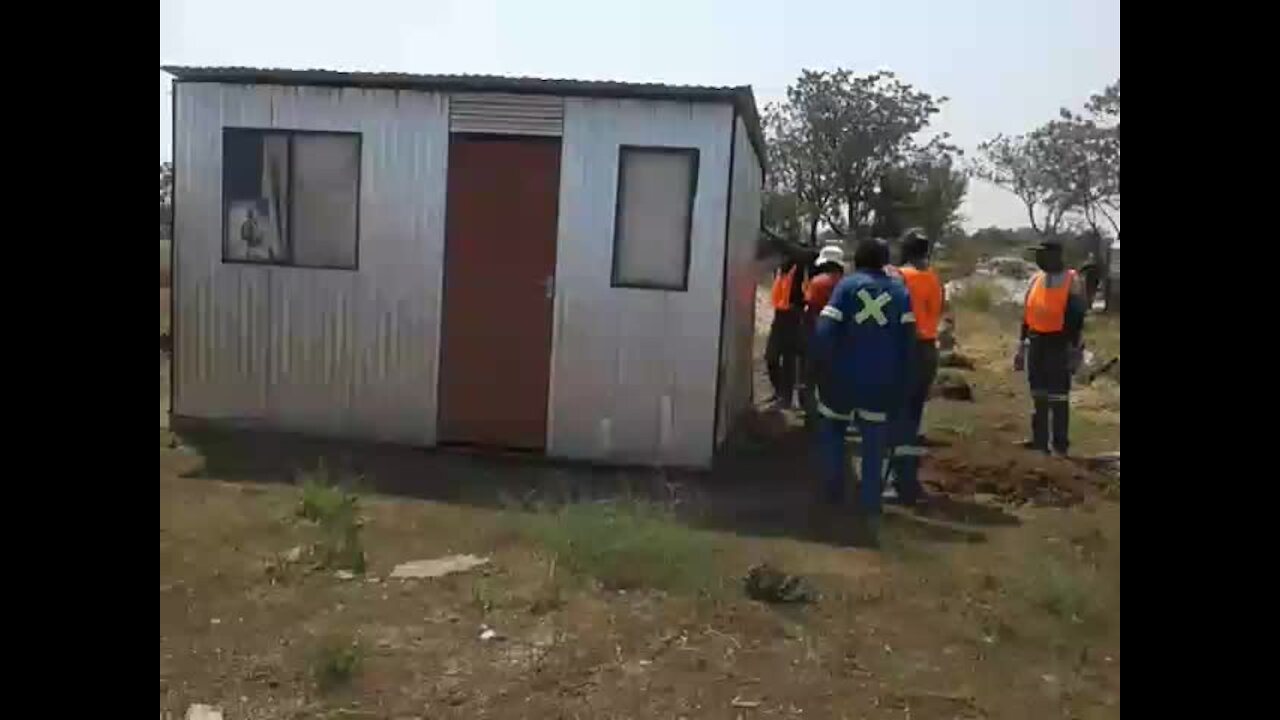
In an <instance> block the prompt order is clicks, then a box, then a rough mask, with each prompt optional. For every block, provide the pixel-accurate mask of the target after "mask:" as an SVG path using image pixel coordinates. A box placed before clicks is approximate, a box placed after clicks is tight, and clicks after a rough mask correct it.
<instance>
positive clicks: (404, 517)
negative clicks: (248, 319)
mask: <svg viewBox="0 0 1280 720" xmlns="http://www.w3.org/2000/svg"><path fill="white" fill-rule="evenodd" d="M165 304H166V303H165V299H164V296H163V293H162V302H161V305H162V331H163V329H164V328H163V326H164V317H163V313H164V310H165ZM761 320H762V321H763V322H762V323H761V324H762V327H765V328H767V319H761ZM1009 324H1010V323H1009V322H1008V321H1007V318H1002V317H998V316H993V315H987V314H981V313H975V314H972V315H970V314H966V313H963V312H962V313H961V315H960V317H959V318H958V326H959V333H958V336H959V338H960V343H961V350H962V351H963V352H964V353H966V354H967V355H969V356H970V357H972V358H973V359H974V360H975V365H976V369H975V370H973V371H969V372H966V373H965V375H966V376H967V379H968V380H969V381H970V383H971V384H972V386H973V388H974V394H975V399H976V401H975V402H973V403H963V402H953V401H944V400H935V401H933V402H932V403H931V404H930V408H929V411H928V414H927V423H926V425H927V429H926V434H927V436H928V438H929V441H930V444H931V445H933V446H934V447H932V448H931V456H930V457H929V459H927V460H926V466H925V467H926V470H925V482H926V484H927V485H928V486H930V487H931V488H932V489H933V490H934V491H935V492H938V493H939V498H938V502H937V503H936V505H935V506H934V507H933V508H932V509H931V510H930V511H929V512H927V513H924V514H920V515H917V514H914V513H907V512H904V511H899V510H892V511H890V513H889V514H888V515H887V517H886V519H885V527H884V546H883V548H882V549H880V550H878V551H876V550H870V549H865V548H861V547H854V546H852V545H851V543H850V542H849V538H848V536H847V533H846V532H845V529H846V528H845V527H844V525H843V524H842V523H841V522H840V521H839V520H840V519H839V518H835V522H832V518H830V517H827V516H821V517H820V516H817V515H815V514H814V511H813V509H812V507H811V505H810V504H809V502H808V500H809V498H810V496H811V491H812V487H811V481H809V480H808V479H806V478H805V476H804V468H805V467H806V466H805V465H804V463H805V462H806V461H805V458H806V449H807V443H806V440H805V436H804V434H803V431H802V430H801V429H800V428H799V427H798V422H796V420H795V419H794V418H786V417H783V418H780V425H779V431H778V432H777V433H776V434H773V435H770V436H769V438H768V440H767V441H766V440H765V439H764V438H763V437H762V436H759V435H757V436H753V437H752V438H749V439H748V440H747V441H745V442H744V443H743V444H742V445H741V446H740V447H738V448H737V450H736V451H735V452H734V454H733V455H732V456H730V457H727V458H726V459H725V461H724V462H722V463H720V464H719V465H718V467H717V469H716V471H715V472H713V473H711V474H709V475H681V474H675V473H671V474H661V475H655V474H653V473H652V472H648V471H645V472H640V471H632V470H610V469H600V468H588V467H582V466H573V465H560V464H556V463H542V462H530V461H527V460H521V459H515V460H513V459H505V458H494V457H480V456H471V455H456V454H447V453H439V452H429V451H423V450H415V449H410V448H386V447H361V446H352V445H336V444H334V443H326V442H321V441H316V440H308V439H304V438H296V437H289V436H266V435H244V434H239V433H230V432H217V431H210V430H203V431H197V430H187V429H184V430H183V432H182V433H181V435H174V434H172V433H171V432H169V431H168V430H167V429H165V428H164V427H163V426H164V424H165V412H164V410H165V406H164V403H165V396H166V395H167V388H166V387H165V382H166V381H167V368H166V365H167V362H166V356H165V354H164V353H163V352H162V355H161V396H162V399H161V403H162V405H161V407H162V429H161V433H160V708H161V713H162V717H165V713H168V714H169V717H172V718H180V717H182V716H183V713H185V711H186V709H187V707H188V706H189V705H190V704H191V703H197V702H199V703H209V704H214V705H218V706H220V707H221V708H222V709H223V710H224V712H225V713H226V717H228V718H339V717H342V718H388V719H392V718H441V717H443V718H449V717H457V718H583V719H586V718H650V717H653V718H679V717H685V718H703V717H706V718H744V719H747V720H749V719H750V718H757V717H780V718H781V717H796V718H803V717H809V718H917V719H919V718H924V719H928V718H939V719H941V718H1048V717H1069V718H1115V717H1119V714H1120V709H1119V701H1120V614H1119V607H1120V605H1119V580H1120V534H1119V528H1120V509H1119V503H1118V499H1119V480H1118V477H1113V476H1110V475H1107V474H1104V473H1101V472H1098V471H1096V470H1094V469H1091V468H1090V467H1089V466H1087V465H1086V464H1084V463H1081V462H1075V461H1071V460H1054V459H1048V458H1043V457H1040V456H1035V455H1031V454H1028V453H1025V452H1022V451H1020V450H1018V449H1015V448H1014V447H1013V445H1012V442H1013V441H1014V440H1016V439H1019V438H1020V437H1022V435H1023V433H1024V432H1025V430H1026V411H1027V409H1028V404H1029V400H1028V399H1027V397H1026V390H1025V388H1024V387H1022V385H1021V384H1020V382H1021V378H1020V377H1019V376H1014V375H1012V374H1011V373H1009V372H1008V371H1007V364H1008V359H1007V355H1008V351H1009V349H1011V347H1012V345H1011V341H1012V331H1011V330H1010V329H1009ZM1114 330H1115V333H1116V335H1117V336H1118V323H1117V324H1116V327H1115V328H1114ZM1105 331H1106V332H1110V329H1106V330H1105ZM1116 344H1117V346H1118V339H1117V340H1116ZM760 375H761V380H762V379H763V372H761V374H760ZM758 394H759V393H758ZM1073 411H1074V414H1073V440H1074V442H1075V445H1074V447H1075V448H1076V449H1077V450H1078V452H1079V453H1080V454H1082V455H1087V454H1092V453H1097V452H1104V451H1113V450H1118V449H1119V386H1118V384H1115V385H1112V384H1109V383H1108V382H1106V381H1103V382H1102V384H1101V385H1098V384H1096V383H1095V386H1091V387H1088V388H1082V389H1081V390H1080V391H1079V392H1078V393H1076V397H1075V399H1074V400H1073ZM320 458H324V459H325V460H326V461H327V462H328V463H329V464H330V467H332V468H335V473H339V474H342V475H344V476H350V477H355V476H359V477H360V478H361V479H362V480H361V487H362V488H363V489H364V492H362V494H361V517H362V518H363V524H362V531H361V532H362V535H363V538H364V547H365V550H366V552H367V555H368V563H369V565H368V568H367V571H366V573H365V575H363V576H356V577H354V578H352V579H348V580H343V579H339V578H338V577H336V576H335V575H334V574H333V573H332V572H330V571H313V572H308V571H306V570H304V569H301V568H294V569H291V570H288V571H287V572H280V571H279V567H280V565H279V558H280V557H281V555H282V554H286V553H287V552H288V551H289V550H290V549H291V548H295V547H299V546H303V545H304V544H305V543H307V542H309V540H310V539H311V538H312V535H311V533H312V532H313V529H311V528H309V527H308V526H307V525H306V523H304V522H302V521H300V520H299V519H297V518H296V517H295V512H294V510H295V508H296V506H297V503H298V500H299V494H300V490H299V489H298V487H297V486H295V485H293V484H292V482H293V480H294V479H295V477H296V475H297V472H298V471H299V470H300V469H303V468H310V467H313V466H314V465H315V463H316V462H317V460H318V459H320ZM618 496H627V497H649V498H655V499H659V500H663V501H664V502H668V503H669V504H670V505H671V506H672V507H674V508H675V511H676V514H677V520H676V522H678V523H679V524H680V525H681V526H682V527H684V528H687V529H688V532H692V533H697V534H699V536H700V537H705V538H706V539H707V541H708V542H709V543H710V544H711V546H712V547H713V548H714V558H715V562H714V565H713V566H712V569H710V570H708V577H707V578H706V582H705V586H704V587H702V588H701V589H700V590H698V591H697V592H680V591H668V592H663V591H658V590H652V589H644V588H633V589H631V590H628V591H625V592H623V591H613V590H606V589H604V588H603V587H602V586H601V585H600V584H599V583H597V582H595V581H593V580H592V578H590V577H583V576H575V575H572V574H570V573H568V572H566V571H565V570H564V569H563V568H561V567H558V566H557V561H556V558H555V556H554V555H553V554H551V553H548V552H547V550H546V548H545V547H544V546H542V545H539V544H538V543H537V542H535V541H533V540H531V539H530V537H528V536H527V535H526V534H524V533H522V532H521V531H520V528H521V527H522V526H523V525H522V522H523V520H522V518H526V517H528V516H531V515H532V514H533V513H534V512H536V511H537V509H538V508H539V507H541V506H542V505H541V504H542V503H544V502H545V503H550V504H556V503H562V502H569V501H578V502H584V501H591V500H595V499H599V498H608V497H618ZM455 552H468V553H475V554H478V555H483V556H487V557H490V558H491V563H490V564H489V565H488V566H486V567H485V568H482V569H480V570H475V571H471V572H467V573H462V574H458V575H454V576H449V577H446V578H442V579H436V580H395V579H390V578H388V574H389V572H390V570H391V568H392V567H393V566H394V565H396V564H397V563H400V562H404V561H407V560H413V559H422V558H431V557H437V556H441V555H446V554H449V553H455ZM765 561H767V562H769V563H771V564H773V565H775V566H777V567H780V568H783V569H785V570H786V572H788V573H794V574H797V575H801V576H803V577H805V578H806V579H807V580H808V581H810V582H811V583H812V584H813V585H814V586H815V588H816V589H817V591H818V593H819V599H818V601H817V602H816V603H814V604H812V605H807V606H771V605H766V604H762V603H759V602H756V601H753V600H750V599H748V598H747V597H745V595H744V594H743V592H742V590H741V585H740V583H739V578H740V577H741V576H742V575H743V573H745V572H746V570H747V568H749V567H750V566H751V565H753V564H755V563H759V562H765ZM549 594H550V595H553V596H554V597H555V598H556V602H554V603H548V602H546V598H547V597H548V595H549ZM482 626H487V627H490V628H493V629H494V630H495V631H496V632H497V633H498V634H499V637H498V638H495V639H492V640H482V639H481V638H480V634H481V630H482ZM335 642H337V643H342V644H346V645H350V644H351V643H355V647H357V648H358V657H359V665H358V670H356V671H355V672H354V673H353V674H352V676H351V678H350V680H349V682H348V683H347V684H344V685H343V686H341V687H338V688H336V689H331V690H327V691H322V690H321V689H320V688H319V686H318V685H317V683H316V681H315V677H314V673H313V670H314V667H315V665H316V663H317V657H322V656H323V655H322V649H323V648H325V647H328V646H329V645H331V644H333V643H335Z"/></svg>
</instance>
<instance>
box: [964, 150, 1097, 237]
mask: <svg viewBox="0 0 1280 720" xmlns="http://www.w3.org/2000/svg"><path fill="white" fill-rule="evenodd" d="M1060 151H1061V148H1060V147H1058V146H1056V145H1055V143H1054V142H1053V138H1052V137H1050V136H1049V134H1048V132H1047V130H1046V129H1045V128H1043V127H1042V128H1037V129H1036V130H1033V131H1031V132H1030V133H1027V134H1026V135H1015V136H1012V137H1011V136H1007V135H997V136H996V137H994V138H992V139H991V140H988V141H986V142H983V143H981V144H979V145H978V153H979V158H978V159H977V160H976V161H975V162H974V163H973V165H972V172H973V174H974V175H975V176H977V177H979V178H982V179H983V180H986V181H987V182H989V183H992V184H993V185H996V186H997V187H1001V188H1004V189H1005V190H1008V191H1009V192H1011V193H1013V194H1014V195H1016V196H1017V197H1018V199H1019V200H1021V201H1022V204H1023V205H1024V206H1025V207H1026V209H1027V219H1028V220H1029V221H1030V223H1031V227H1032V228H1033V229H1034V230H1035V231H1036V232H1037V233H1039V234H1040V236H1041V237H1044V238H1051V237H1054V236H1056V235H1057V234H1058V228H1059V227H1060V226H1061V225H1062V220H1063V217H1064V216H1065V215H1066V214H1067V213H1068V212H1069V211H1070V210H1071V209H1072V208H1073V207H1074V205H1075V201H1074V199H1073V198H1072V197H1071V195H1070V193H1068V192H1064V190H1063V186H1064V183H1063V182H1062V181H1061V180H1060V178H1058V177H1056V176H1055V168H1056V167H1057V166H1058V165H1059V164H1058V163H1056V162H1055V161H1054V156H1055V154H1057V153H1058V152H1060Z"/></svg>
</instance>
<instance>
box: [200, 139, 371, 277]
mask: <svg viewBox="0 0 1280 720" xmlns="http://www.w3.org/2000/svg"><path fill="white" fill-rule="evenodd" d="M222 201H223V238H222V259H223V261H224V262H245V263H264V264H271V265H294V266H298V267H318V268H339V269H348V270H354V269H356V266H357V260H358V258H359V234H360V135H359V134H357V133H333V132H310V131H294V130H251V129H246V128H225V129H224V130H223V132H222Z"/></svg>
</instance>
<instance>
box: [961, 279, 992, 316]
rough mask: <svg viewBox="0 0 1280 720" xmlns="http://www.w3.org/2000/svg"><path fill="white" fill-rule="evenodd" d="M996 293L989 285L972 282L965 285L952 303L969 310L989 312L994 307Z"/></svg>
mask: <svg viewBox="0 0 1280 720" xmlns="http://www.w3.org/2000/svg"><path fill="white" fill-rule="evenodd" d="M996 293H997V290H996V289H995V288H993V287H992V286H991V284H990V283H985V282H980V281H974V282H970V283H967V284H966V285H965V286H964V288H963V289H961V290H960V292H958V293H957V294H956V297H955V298H952V301H953V302H955V303H956V304H957V305H960V306H961V307H966V308H968V309H970V310H976V311H978V312H991V309H992V308H994V307H995V305H996Z"/></svg>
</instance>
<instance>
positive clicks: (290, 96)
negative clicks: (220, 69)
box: [174, 83, 448, 445]
mask: <svg viewBox="0 0 1280 720" xmlns="http://www.w3.org/2000/svg"><path fill="white" fill-rule="evenodd" d="M175 102H176V103H177V117H176V122H175V128H174V157H175V161H176V164H177V167H178V171H177V173H178V174H177V186H176V187H175V194H176V196H177V198H178V199H177V202H178V203H180V204H181V207H182V210H181V215H180V216H179V217H178V218H177V229H176V237H175V240H174V242H175V254H176V260H175V272H174V275H175V281H174V282H175V285H174V291H175V293H176V298H177V303H176V304H177V311H176V312H177V314H176V317H175V318H174V333H175V334H174V339H175V359H176V364H177V366H176V367H175V377H174V382H175V383H176V387H175V407H174V412H175V414H177V415H182V416H188V417H199V418H209V419H224V420H226V419H236V420H247V421H252V422H255V423H257V424H261V425H264V426H268V427H276V428H280V429H288V430H300V431H308V432H316V433H322V434H331V435H342V436H347V437H358V438H367V439H374V440H388V441H398V442H405V443H412V444H423V445H429V444H432V443H434V441H435V435H436V427H435V425H436V413H435V406H436V374H437V367H436V358H437V343H438V328H439V324H440V318H439V313H440V294H441V268H442V259H443V252H444V199H445V163H446V155H447V148H448V115H447V102H446V100H445V98H444V97H443V96H442V95H438V94H430V93H421V92H407V91H393V90H367V89H339V88H315V87H308V88H292V87H283V86H231V85H217V84H191V83H177V84H176V85H175ZM227 126H241V127H263V128H280V129H295V130H330V131H348V132H351V131H354V132H360V133H361V134H362V136H363V151H362V156H361V192H360V235H359V242H360V247H359V268H358V269H357V270H321V269H308V268H289V267H265V266H253V265H245V264H224V263H223V262H222V238H221V232H222V217H221V215H222V193H221V182H222V167H221V166H222V129H223V128H224V127H227Z"/></svg>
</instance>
